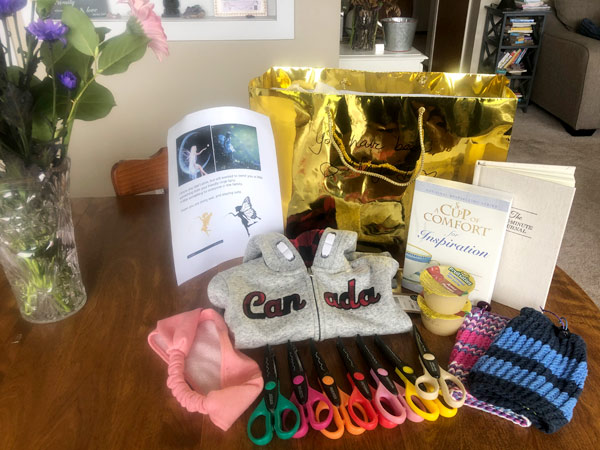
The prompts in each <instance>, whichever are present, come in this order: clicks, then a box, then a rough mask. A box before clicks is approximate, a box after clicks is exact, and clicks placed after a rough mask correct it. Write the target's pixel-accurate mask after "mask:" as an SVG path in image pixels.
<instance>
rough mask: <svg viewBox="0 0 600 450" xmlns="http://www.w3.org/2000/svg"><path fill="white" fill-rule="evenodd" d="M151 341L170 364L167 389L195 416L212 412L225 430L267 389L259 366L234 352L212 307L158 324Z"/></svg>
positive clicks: (216, 422) (196, 310)
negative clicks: (264, 387)
mask: <svg viewBox="0 0 600 450" xmlns="http://www.w3.org/2000/svg"><path fill="white" fill-rule="evenodd" d="M148 343H149V344H150V347H152V349H153V350H154V351H155V352H156V353H158V354H159V355H160V357H161V358H162V359H163V360H164V361H165V362H167V364H168V365H169V368H168V373H169V376H168V378H167V386H168V387H169V388H170V389H171V392H172V393H173V396H174V397H175V398H176V399H177V401H178V402H179V403H180V404H181V405H182V406H183V407H184V408H185V409H187V410H188V411H190V412H200V413H202V414H208V416H209V417H210V420H212V422H213V423H214V424H215V425H217V426H218V427H219V428H221V429H223V430H227V429H228V428H229V427H230V426H231V425H232V424H233V422H235V420H236V419H237V418H238V417H239V416H240V415H241V414H242V413H243V412H244V411H245V410H246V409H247V408H248V407H249V406H250V405H251V404H252V402H253V401H254V400H255V399H256V397H258V395H259V394H260V392H261V390H262V388H263V379H262V374H261V371H260V368H259V367H258V364H257V363H256V362H255V361H253V360H252V359H250V358H249V357H248V356H246V355H244V354H243V353H240V352H239V351H237V350H235V349H234V348H233V346H232V345H231V341H230V339H229V330H228V329H227V325H225V322H224V321H223V318H222V317H221V315H219V314H218V313H217V312H216V311H214V310H212V309H201V308H199V309H195V310H193V311H189V312H185V313H182V314H177V315H175V316H172V317H169V318H167V319H163V320H159V321H158V323H157V325H156V330H154V331H153V332H152V333H150V335H149V336H148ZM188 383H189V385H188ZM190 386H192V388H193V389H190Z"/></svg>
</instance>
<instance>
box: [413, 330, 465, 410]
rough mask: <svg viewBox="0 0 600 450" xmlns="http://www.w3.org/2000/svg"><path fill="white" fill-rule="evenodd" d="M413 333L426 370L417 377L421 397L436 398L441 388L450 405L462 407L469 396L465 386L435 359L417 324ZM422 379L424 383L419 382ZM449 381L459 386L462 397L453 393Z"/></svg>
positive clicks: (417, 387) (417, 388)
mask: <svg viewBox="0 0 600 450" xmlns="http://www.w3.org/2000/svg"><path fill="white" fill-rule="evenodd" d="M413 334H414V336H415V342H416V343H417V349H418V350H419V361H420V362H421V366H423V371H424V372H425V373H424V374H423V376H422V377H419V378H418V379H417V384H416V385H415V387H416V390H417V392H418V394H419V397H421V398H423V399H425V400H435V399H436V398H437V397H438V395H439V392H440V390H441V392H442V396H443V397H444V401H445V402H446V404H447V405H448V406H450V407H452V408H460V407H461V406H462V405H463V404H464V403H465V400H466V398H467V390H466V389H465V386H464V385H463V384H462V383H461V381H460V380H459V379H458V378H457V377H455V376H454V375H450V374H449V373H448V372H446V371H445V370H444V369H442V368H441V367H440V365H439V364H438V362H437V360H436V359H435V355H434V354H433V353H431V352H430V351H429V349H428V348H427V345H426V344H425V341H424V340H423V337H422V336H421V333H419V329H418V328H417V327H416V326H415V325H413ZM420 379H423V382H422V383H419V382H418V381H419V380H420ZM449 382H450V383H453V384H454V385H456V387H458V389H459V391H458V392H460V393H461V397H460V398H459V399H458V400H456V399H455V398H454V397H453V396H452V395H451V393H450V389H449V384H448V383H449ZM421 384H423V385H425V386H426V388H427V390H423V389H422V388H421Z"/></svg>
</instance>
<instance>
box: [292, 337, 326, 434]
mask: <svg viewBox="0 0 600 450" xmlns="http://www.w3.org/2000/svg"><path fill="white" fill-rule="evenodd" d="M287 350H288V364H289V366H290V376H291V377H292V386H293V388H294V393H293V394H292V397H291V398H290V400H291V402H292V403H293V404H294V405H296V407H297V408H298V411H299V412H300V427H299V428H298V431H297V432H296V433H295V434H294V438H296V439H299V438H301V437H304V436H305V435H306V433H307V432H308V424H309V423H310V426H311V427H312V428H313V430H319V431H320V430H323V429H325V428H327V427H328V426H329V424H330V423H331V421H332V420H333V410H334V408H333V405H332V404H331V402H330V401H329V399H328V398H327V397H326V396H325V395H324V394H322V393H321V392H319V391H317V390H316V389H313V388H311V387H310V385H309V384H308V380H307V378H306V373H305V372H304V366H303V365H302V360H301V359H300V355H299V354H298V349H297V348H296V346H295V345H294V344H293V343H291V342H290V341H288V343H287ZM319 402H323V403H325V405H327V407H328V409H329V412H328V414H327V417H326V418H325V420H323V421H322V422H319V420H318V414H315V406H316V405H317V404H318V403H319ZM284 419H285V416H284Z"/></svg>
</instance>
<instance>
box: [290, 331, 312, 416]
mask: <svg viewBox="0 0 600 450" xmlns="http://www.w3.org/2000/svg"><path fill="white" fill-rule="evenodd" d="M287 350H288V364H289V367H290V377H292V386H293V388H294V393H295V394H296V399H297V400H298V403H300V404H301V405H306V402H307V401H308V381H307V380H306V373H305V372H304V367H303V366H302V360H301V359H300V355H299V354H298V349H297V348H296V346H295V345H294V344H293V343H292V342H290V341H288V342H287Z"/></svg>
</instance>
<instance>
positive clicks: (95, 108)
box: [75, 81, 116, 120]
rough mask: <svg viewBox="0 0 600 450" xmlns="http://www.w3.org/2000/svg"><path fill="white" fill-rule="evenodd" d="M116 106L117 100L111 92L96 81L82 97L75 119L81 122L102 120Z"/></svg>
mask: <svg viewBox="0 0 600 450" xmlns="http://www.w3.org/2000/svg"><path fill="white" fill-rule="evenodd" d="M115 105H116V103H115V99H114V97H113V95H112V94H111V92H110V91H109V90H108V89H107V88H105V87H104V86H102V85H100V84H98V83H96V82H95V81H94V82H93V83H92V84H90V85H89V87H88V88H87V89H86V91H85V92H84V94H83V95H82V96H81V99H80V100H79V105H78V107H77V111H76V113H75V118H76V119H81V120H96V119H102V118H103V117H106V116H107V115H108V113H109V112H110V111H111V110H112V109H113V106H115Z"/></svg>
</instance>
